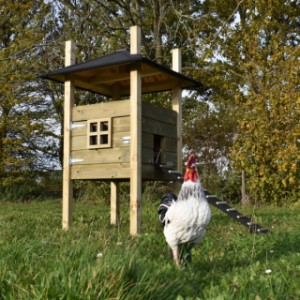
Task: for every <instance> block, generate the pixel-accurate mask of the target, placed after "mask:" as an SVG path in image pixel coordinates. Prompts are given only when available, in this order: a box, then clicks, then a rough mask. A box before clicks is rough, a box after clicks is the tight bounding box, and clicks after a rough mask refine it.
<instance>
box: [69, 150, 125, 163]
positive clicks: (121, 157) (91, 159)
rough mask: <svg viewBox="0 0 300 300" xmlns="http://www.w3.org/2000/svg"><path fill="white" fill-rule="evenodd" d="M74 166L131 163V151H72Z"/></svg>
mask: <svg viewBox="0 0 300 300" xmlns="http://www.w3.org/2000/svg"><path fill="white" fill-rule="evenodd" d="M71 155H72V161H73V162H72V164H73V165H75V164H76V165H82V164H107V163H129V159H130V149H129V147H127V148H112V149H94V150H79V151H72V154H71Z"/></svg>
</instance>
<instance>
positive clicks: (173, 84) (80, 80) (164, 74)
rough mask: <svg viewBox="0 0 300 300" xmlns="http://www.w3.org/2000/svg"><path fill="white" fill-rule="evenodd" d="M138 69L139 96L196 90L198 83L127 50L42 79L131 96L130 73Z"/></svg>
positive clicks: (53, 72) (66, 68)
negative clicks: (177, 89)
mask: <svg viewBox="0 0 300 300" xmlns="http://www.w3.org/2000/svg"><path fill="white" fill-rule="evenodd" d="M134 69H139V70H140V71H141V76H142V93H152V92H162V91H169V90H173V89H175V88H182V89H196V88H197V87H199V86H201V83H200V82H198V81H196V80H194V79H192V78H190V77H187V76H185V75H183V74H181V73H178V72H175V71H173V70H171V69H169V68H167V67H164V66H163V65H160V64H158V63H156V62H154V61H151V60H149V59H147V58H146V57H144V56H142V55H141V54H130V52H129V51H128V50H120V51H117V52H116V53H113V54H109V55H106V56H103V57H100V58H96V59H93V60H90V61H87V62H84V63H80V64H74V65H71V66H69V67H65V68H63V69H59V70H56V71H52V72H49V73H47V74H43V75H42V76H41V77H42V78H44V79H50V80H53V81H57V82H60V83H64V82H65V81H68V80H73V82H74V85H75V87H77V88H80V89H84V90H88V91H91V92H95V93H98V94H102V95H105V96H112V95H113V94H114V93H115V90H118V95H119V96H128V95H129V94H130V71H131V70H134Z"/></svg>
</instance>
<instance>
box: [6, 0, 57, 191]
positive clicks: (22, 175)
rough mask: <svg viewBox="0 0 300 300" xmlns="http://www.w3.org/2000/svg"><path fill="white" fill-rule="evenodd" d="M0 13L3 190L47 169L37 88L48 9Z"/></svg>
mask: <svg viewBox="0 0 300 300" xmlns="http://www.w3.org/2000/svg"><path fill="white" fill-rule="evenodd" d="M0 12H1V31H0V71H1V79H0V179H1V185H6V184H11V183H18V182H23V181H25V180H26V179H28V176H27V175H26V174H28V173H29V172H30V173H31V172H32V171H33V170H38V169H41V168H44V167H45V164H49V165H51V160H50V161H49V158H51V150H50V149H51V148H52V145H51V143H52V142H51V141H49V140H46V139H44V137H45V135H46V133H45V132H46V131H47V130H48V131H50V130H51V128H49V127H48V126H47V123H46V122H45V121H46V120H47V118H48V113H47V112H48V110H49V106H48V103H47V102H46V101H45V100H44V99H43V98H41V96H40V94H39V93H38V91H37V83H36V74H37V72H38V71H37V70H38V66H39V63H40V62H41V57H40V56H39V47H40V44H41V42H42V39H43V22H44V17H45V15H46V14H47V5H46V4H45V3H44V2H43V1H38V0H36V1H26V3H25V2H21V1H18V2H16V1H0ZM47 155H48V157H46V156H47ZM45 160H46V161H47V162H46V161H45ZM30 178H32V176H31V177H30Z"/></svg>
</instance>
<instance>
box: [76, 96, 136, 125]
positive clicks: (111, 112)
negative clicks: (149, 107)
mask: <svg viewBox="0 0 300 300" xmlns="http://www.w3.org/2000/svg"><path fill="white" fill-rule="evenodd" d="M128 115H130V101H129V100H120V101H112V102H103V103H97V104H91V105H84V106H76V107H74V108H73V111H72V121H73V122H78V121H86V120H92V119H99V118H108V117H120V116H128Z"/></svg>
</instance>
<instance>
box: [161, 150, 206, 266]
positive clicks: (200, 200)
mask: <svg viewBox="0 0 300 300" xmlns="http://www.w3.org/2000/svg"><path fill="white" fill-rule="evenodd" d="M158 213H159V219H160V221H161V223H162V224H163V226H164V235H165V238H166V241H167V243H168V245H169V247H170V248H171V249H172V255H173V259H174V261H175V263H176V265H177V266H180V259H179V251H178V247H179V245H181V244H183V245H186V246H187V247H186V249H188V252H189V257H190V251H191V249H192V248H193V247H194V246H195V245H197V244H198V243H199V242H201V241H202V240H203V238H204V236H205V233H206V227H207V225H208V223H209V221H210V218H211V211H210V207H209V204H208V203H207V200H206V197H205V194H204V191H203V189H202V186H201V183H200V179H199V174H198V172H197V168H196V157H195V155H194V154H191V155H190V156H189V158H188V161H187V166H186V171H185V175H184V182H183V184H182V186H181V189H180V192H179V194H178V198H176V196H175V195H174V194H172V193H168V194H167V195H165V196H164V197H163V199H162V201H161V203H160V205H159V208H158Z"/></svg>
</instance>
